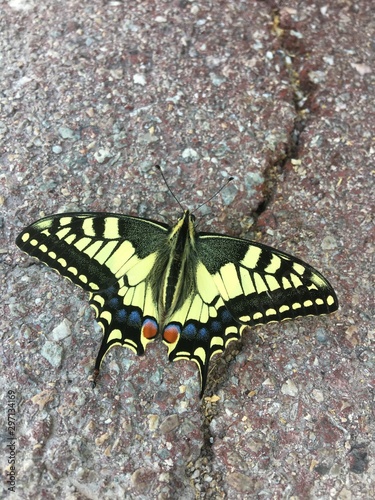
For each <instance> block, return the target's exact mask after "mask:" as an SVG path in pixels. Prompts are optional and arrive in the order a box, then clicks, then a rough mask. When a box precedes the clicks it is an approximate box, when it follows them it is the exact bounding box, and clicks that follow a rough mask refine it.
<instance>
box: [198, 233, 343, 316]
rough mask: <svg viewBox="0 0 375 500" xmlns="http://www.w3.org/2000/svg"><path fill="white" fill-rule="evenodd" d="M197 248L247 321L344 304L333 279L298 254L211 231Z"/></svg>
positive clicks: (309, 312)
mask: <svg viewBox="0 0 375 500" xmlns="http://www.w3.org/2000/svg"><path fill="white" fill-rule="evenodd" d="M197 249H198V254H199V258H200V259H201V261H202V263H203V264H204V265H205V267H206V268H207V270H208V272H209V273H210V274H211V276H212V277H213V280H214V282H215V284H216V286H217V289H218V290H219V293H220V295H221V297H222V298H223V300H224V303H225V305H226V307H227V308H228V310H229V312H230V313H231V314H232V315H233V317H234V318H235V319H236V320H237V321H239V322H240V323H242V324H246V325H249V326H253V325H256V324H259V323H270V322H272V321H283V320H286V319H292V318H297V317H299V316H309V315H321V314H329V313H331V312H333V311H336V310H337V308H338V301H337V297H336V294H335V292H334V290H333V288H332V286H331V285H330V283H329V282H328V281H327V280H326V279H325V278H324V277H323V276H322V275H321V274H320V273H319V272H318V271H316V270H315V269H314V268H313V267H311V266H310V265H309V264H306V263H305V262H303V261H302V260H300V259H298V258H296V257H293V256H291V255H288V254H286V253H284V252H281V251H279V250H276V249H274V248H272V247H269V246H266V245H262V244H259V243H254V242H251V241H248V240H242V239H240V238H231V237H228V236H221V235H212V234H205V233H203V234H201V235H200V237H199V239H198V241H197Z"/></svg>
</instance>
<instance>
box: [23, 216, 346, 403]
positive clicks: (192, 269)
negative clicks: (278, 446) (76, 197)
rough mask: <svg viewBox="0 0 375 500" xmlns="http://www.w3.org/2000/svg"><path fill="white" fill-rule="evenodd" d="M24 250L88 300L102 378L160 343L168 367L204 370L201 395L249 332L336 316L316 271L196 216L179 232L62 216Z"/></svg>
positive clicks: (26, 234) (46, 221) (144, 222)
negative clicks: (119, 355)
mask: <svg viewBox="0 0 375 500" xmlns="http://www.w3.org/2000/svg"><path fill="white" fill-rule="evenodd" d="M16 243H17V245H18V246H19V247H20V248H21V249H22V250H23V251H25V252H26V253H28V254H30V255H32V256H34V257H36V258H38V259H39V260H41V261H42V262H44V263H45V264H47V265H49V266H50V267H52V268H54V269H56V270H57V271H58V272H59V273H60V274H62V275H63V276H65V277H67V278H68V279H70V280H71V281H73V282H74V283H75V284H77V285H79V286H80V287H82V288H83V289H84V290H86V291H88V292H89V295H90V305H91V307H92V308H93V309H94V312H95V316H96V319H97V321H98V323H99V324H100V325H101V327H102V329H103V333H104V336H103V340H102V344H101V347H100V349H99V353H98V356H97V359H96V364H95V370H96V372H97V373H98V371H99V369H100V365H101V363H102V361H103V358H104V356H105V354H106V353H107V352H108V350H109V349H110V348H111V347H113V346H114V345H122V346H124V347H128V348H129V349H131V350H132V351H133V352H135V353H137V354H139V355H140V354H143V353H144V351H145V349H146V347H147V344H148V343H149V342H152V341H153V340H155V338H156V337H157V336H158V334H161V336H162V339H163V341H164V343H165V344H167V346H168V354H169V359H170V360H172V361H174V360H178V359H190V360H192V361H194V362H196V363H197V365H198V367H199V370H200V375H201V385H202V393H201V394H203V391H204V387H205V384H206V379H207V371H208V364H209V360H210V359H211V357H212V356H213V355H214V354H216V353H218V352H222V351H223V350H224V349H225V347H226V346H227V345H228V343H229V342H231V341H232V340H235V339H238V338H239V337H240V335H241V333H242V332H243V330H244V329H245V328H246V327H247V326H253V325H256V324H259V323H269V322H272V321H282V320H285V319H291V318H295V317H298V316H307V315H320V314H327V313H330V312H333V311H335V310H336V309H337V307H338V302H337V297H336V294H335V292H334V290H333V288H332V287H331V285H330V284H329V283H328V281H327V280H326V279H325V278H324V277H323V276H322V275H321V274H320V273H319V272H318V271H316V270H315V269H313V268H312V267H311V266H309V265H308V264H306V263H304V262H303V261H301V260H299V259H297V258H295V257H292V256H290V255H288V254H286V253H284V252H280V251H278V250H275V249H273V248H271V247H268V246H266V245H262V244H260V243H255V242H251V241H249V240H244V239H240V238H233V237H229V236H225V235H220V234H213V233H204V232H202V233H198V232H197V231H196V228H195V218H194V215H192V214H191V213H190V212H189V211H188V210H186V211H185V212H184V213H183V215H182V216H181V218H180V219H179V220H178V221H177V223H176V224H175V225H174V226H172V227H169V226H168V225H166V224H163V223H160V222H156V221H153V220H149V219H141V218H138V217H132V216H127V215H121V214H111V213H95V212H87V213H67V214H57V215H52V216H49V217H45V218H43V219H40V220H39V221H36V222H34V223H33V224H31V225H30V226H28V227H27V228H25V229H24V230H23V231H22V232H21V234H20V235H19V236H18V238H17V240H16Z"/></svg>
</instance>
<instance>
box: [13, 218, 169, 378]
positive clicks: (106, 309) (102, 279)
mask: <svg viewBox="0 0 375 500" xmlns="http://www.w3.org/2000/svg"><path fill="white" fill-rule="evenodd" d="M167 234H168V226H167V225H165V224H161V223H158V222H154V221H151V220H146V219H140V218H137V217H130V216H126V215H119V214H110V213H90V212H89V213H66V214H57V215H52V216H49V217H45V218H43V219H40V220H38V221H36V222H34V223H33V224H31V225H30V226H28V227H27V228H25V229H24V230H23V231H22V232H21V233H20V235H19V236H18V237H17V240H16V244H17V245H18V246H19V247H20V248H21V250H23V251H24V252H26V253H28V254H29V255H31V256H33V257H36V258H37V259H39V260H40V261H42V262H44V263H45V264H47V265H48V266H50V267H52V268H53V269H55V270H56V271H58V272H59V273H60V274H61V275H62V276H64V277H66V278H68V279H69V280H71V281H72V282H73V283H75V284H76V285H78V286H80V287H81V288H83V289H84V290H86V291H88V292H89V293H90V305H91V307H92V308H93V309H94V312H95V316H96V320H97V321H98V323H99V324H100V325H101V327H102V329H103V333H104V337H103V341H102V344H101V347H100V350H99V353H98V356H97V360H96V364H95V369H96V370H99V368H100V364H101V362H102V360H103V357H104V356H105V354H106V353H107V352H108V350H109V349H110V348H111V347H113V346H114V345H122V346H124V347H128V348H129V349H131V350H132V351H134V352H136V353H137V354H143V352H144V350H145V347H146V345H147V343H148V342H150V341H152V340H153V339H154V337H155V336H156V334H157V333H158V328H159V327H158V313H157V304H156V303H155V297H154V296H153V295H154V294H153V292H152V289H151V288H152V287H151V285H150V281H149V279H148V277H149V274H150V273H151V271H152V270H154V272H157V270H158V269H160V266H155V262H156V261H157V260H158V261H159V260H160V258H162V257H163V256H162V255H161V256H159V252H158V249H160V248H161V247H162V246H163V244H164V242H165V239H166V237H167ZM154 279H155V280H156V281H157V279H158V277H157V276H156V277H155V278H154Z"/></svg>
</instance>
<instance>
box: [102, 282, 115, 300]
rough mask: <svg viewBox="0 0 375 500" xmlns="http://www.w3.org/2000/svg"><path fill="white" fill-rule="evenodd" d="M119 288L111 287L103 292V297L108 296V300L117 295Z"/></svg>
mask: <svg viewBox="0 0 375 500" xmlns="http://www.w3.org/2000/svg"><path fill="white" fill-rule="evenodd" d="M117 291H118V288H116V287H115V286H113V285H112V286H110V287H108V288H107V289H106V290H104V291H103V295H107V297H108V298H111V297H113V296H115V295H117Z"/></svg>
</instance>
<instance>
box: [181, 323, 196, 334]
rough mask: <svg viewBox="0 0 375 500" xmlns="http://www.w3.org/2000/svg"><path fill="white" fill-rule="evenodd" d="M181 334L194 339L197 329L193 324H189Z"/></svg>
mask: <svg viewBox="0 0 375 500" xmlns="http://www.w3.org/2000/svg"><path fill="white" fill-rule="evenodd" d="M182 334H183V335H184V336H186V337H195V336H196V335H197V329H196V328H195V326H194V325H193V324H191V323H189V324H187V325H186V326H185V328H184V329H183V330H182Z"/></svg>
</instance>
